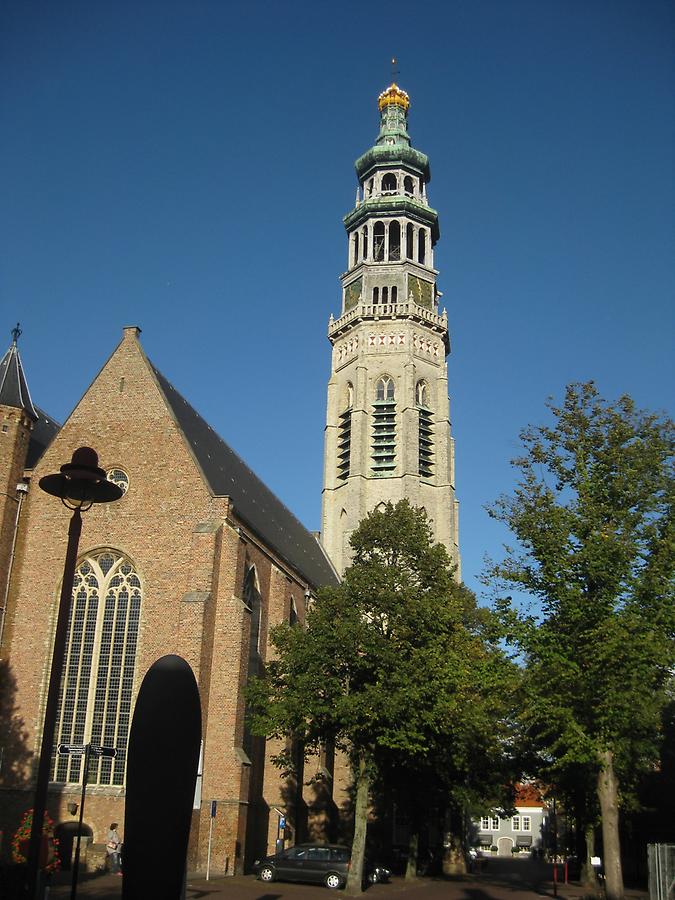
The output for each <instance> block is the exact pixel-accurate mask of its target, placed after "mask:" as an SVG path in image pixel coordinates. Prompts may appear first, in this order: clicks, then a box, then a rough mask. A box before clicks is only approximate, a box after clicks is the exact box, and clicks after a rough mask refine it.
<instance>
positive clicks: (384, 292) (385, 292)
mask: <svg viewBox="0 0 675 900" xmlns="http://www.w3.org/2000/svg"><path fill="white" fill-rule="evenodd" d="M382 302H383V303H389V288H388V287H383V288H382Z"/></svg>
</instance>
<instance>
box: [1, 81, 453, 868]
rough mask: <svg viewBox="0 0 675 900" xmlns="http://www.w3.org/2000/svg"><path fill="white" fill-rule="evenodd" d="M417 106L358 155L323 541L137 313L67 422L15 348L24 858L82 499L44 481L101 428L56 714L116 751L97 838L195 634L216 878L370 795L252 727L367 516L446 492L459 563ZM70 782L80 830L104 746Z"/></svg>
mask: <svg viewBox="0 0 675 900" xmlns="http://www.w3.org/2000/svg"><path fill="white" fill-rule="evenodd" d="M408 106H409V100H408V97H407V95H406V94H405V92H403V91H401V90H400V89H399V88H398V87H397V86H396V85H391V86H390V87H389V88H388V89H387V91H385V92H384V93H383V94H382V95H380V98H379V109H380V116H381V128H380V135H379V137H378V139H377V143H376V145H375V146H374V147H372V148H371V150H369V151H368V152H367V153H366V154H365V155H364V156H362V157H361V158H360V159H359V160H358V161H357V164H356V168H357V176H358V181H359V187H358V191H357V203H356V207H355V208H354V210H353V211H352V212H351V213H349V215H348V216H347V217H346V218H345V226H346V229H347V233H348V236H349V268H348V271H347V273H346V274H345V275H344V276H342V281H343V300H342V310H341V314H340V317H339V318H338V319H337V320H335V319H333V318H332V317H331V322H330V325H329V338H330V341H331V344H332V345H333V364H332V374H331V379H330V382H329V385H328V414H327V423H326V449H325V467H324V471H325V475H324V500H323V516H322V529H323V533H322V541H323V542H322V541H320V540H318V539H317V538H316V537H315V536H314V535H313V534H311V533H310V532H308V531H307V530H306V529H305V528H304V527H303V525H302V524H301V523H300V522H299V521H298V520H297V519H296V518H295V516H294V515H293V514H292V513H291V512H290V511H289V510H288V509H287V508H286V507H285V506H284V505H283V504H282V503H281V502H280V501H279V500H278V498H277V497H276V496H275V495H274V494H273V493H272V491H270V490H269V488H267V487H266V486H265V485H264V484H263V483H262V481H261V480H260V479H259V478H257V476H256V475H255V474H254V473H253V472H252V471H251V470H250V469H249V468H248V467H247V466H246V464H245V463H244V462H243V461H242V460H241V459H240V458H239V457H238V456H237V455H236V453H234V452H233V450H232V449H231V448H230V447H229V446H228V445H227V444H226V443H225V442H224V441H223V440H222V439H221V438H220V437H219V436H218V435H217V434H216V433H215V432H214V431H213V430H212V429H211V427H210V426H209V425H208V423H207V422H205V421H204V419H202V418H201V416H200V415H199V414H198V413H197V412H196V411H195V409H194V408H193V407H192V406H191V405H190V403H189V402H188V401H187V400H186V399H184V398H183V397H182V396H181V395H180V394H179V393H178V391H177V390H176V389H175V388H174V387H173V386H172V384H171V383H170V381H169V380H168V379H167V378H166V377H165V375H164V374H162V373H161V372H159V371H158V370H157V369H156V368H155V367H154V366H153V364H152V363H151V361H150V360H149V359H148V358H147V357H146V355H145V353H144V351H143V348H142V345H141V342H140V329H139V328H136V327H126V328H124V329H123V334H122V340H121V341H120V343H119V344H118V346H117V347H116V348H115V349H114V350H113V352H112V355H111V356H110V357H109V359H108V360H107V362H106V363H105V364H104V365H103V368H102V369H101V371H100V372H99V374H98V375H97V376H96V378H95V379H94V381H93V383H92V384H91V386H90V387H89V389H88V390H87V391H86V393H85V394H84V396H83V397H82V399H81V400H80V401H79V403H77V405H76V406H75V408H74V409H73V411H72V413H71V414H70V416H69V417H68V419H67V421H66V422H65V424H64V425H63V426H59V425H58V424H57V423H56V422H55V421H54V420H53V419H51V418H50V417H49V416H48V415H47V414H45V413H44V412H43V411H42V410H41V409H40V408H39V406H35V405H34V404H33V401H32V399H31V395H30V392H29V389H28V380H27V377H26V373H25V372H24V370H23V367H22V363H21V358H20V353H19V344H18V338H19V334H20V332H19V330H18V328H17V329H15V330H14V332H13V334H12V341H11V345H10V347H9V349H8V350H7V352H6V353H5V355H4V357H3V358H2V361H1V362H0V480H1V484H0V729H1V733H0V753H1V759H2V764H1V768H0V830H2V831H3V834H4V839H3V844H2V848H1V849H0V853H1V854H2V855H3V856H5V857H6V855H7V853H8V850H9V839H10V837H11V835H12V833H13V832H14V830H15V828H16V826H17V824H18V821H19V819H20V817H21V815H22V814H23V813H24V812H25V810H26V809H28V808H30V806H31V805H32V792H33V790H34V772H35V765H36V757H37V754H38V752H39V741H40V736H41V731H42V722H43V718H44V706H45V701H46V689H47V679H48V675H49V668H50V662H51V653H52V645H53V639H54V628H55V621H56V611H57V605H58V598H59V591H60V579H61V573H62V570H63V560H64V555H65V548H66V540H67V523H68V515H69V514H68V513H67V511H66V510H65V509H64V508H63V506H61V505H60V504H59V502H58V500H55V499H54V498H53V497H51V496H49V495H47V494H45V493H44V492H43V491H41V490H40V489H39V488H38V481H39V479H40V478H41V477H42V476H43V475H46V474H50V473H52V472H56V471H58V469H59V467H60V466H61V465H62V464H63V463H64V462H67V461H68V460H69V459H70V457H71V455H72V453H73V451H74V450H75V449H76V448H77V447H80V446H91V447H94V448H95V449H96V450H97V451H98V452H99V456H100V465H101V466H102V467H103V468H104V469H105V471H106V473H107V477H108V478H109V479H110V480H112V481H114V482H116V483H117V484H118V485H119V486H120V487H121V488H122V490H123V492H124V493H123V496H122V498H121V499H120V500H119V501H117V502H116V503H114V504H108V505H101V506H94V507H92V509H91V510H89V511H88V512H87V513H86V514H85V515H84V516H83V521H84V527H83V534H82V539H81V543H80V554H79V557H78V561H77V570H76V576H75V584H74V589H73V597H72V602H71V610H70V618H69V631H68V640H67V649H66V655H65V659H64V676H63V680H62V686H61V695H60V701H59V708H58V716H57V725H56V738H55V744H56V745H58V744H59V743H74V744H78V743H79V744H83V743H86V742H91V743H93V744H106V745H112V746H115V747H116V748H117V756H116V757H115V758H114V759H106V758H101V759H97V760H96V761H95V763H92V765H91V767H90V771H89V784H90V787H89V788H88V793H87V801H86V811H85V819H84V820H85V830H86V834H87V835H89V836H90V837H91V840H92V841H93V842H94V843H96V842H99V843H100V842H101V841H103V840H104V836H105V832H106V830H107V826H108V824H109V823H110V822H111V821H116V822H120V823H122V822H123V821H124V784H125V766H126V748H127V742H128V735H129V727H130V722H131V715H132V712H133V707H134V701H135V697H136V695H137V692H138V688H139V685H140V682H141V680H142V678H143V676H144V674H145V673H146V671H147V670H148V668H149V667H150V665H151V664H152V663H153V662H154V661H155V660H157V659H158V658H159V657H161V656H163V655H164V654H167V653H177V654H179V655H181V656H182V657H184V658H185V659H186V660H187V661H188V662H189V664H190V665H191V667H192V669H193V671H194V673H195V676H196V679H197V683H198V685H199V691H200V696H201V702H202V720H203V734H202V739H203V752H202V759H201V763H200V776H199V778H198V785H197V794H196V797H195V804H194V805H195V809H194V813H193V822H192V830H191V839H190V860H189V864H190V867H191V868H193V869H198V870H202V869H204V868H205V866H206V854H207V841H208V833H209V824H210V823H209V812H210V801H212V800H216V801H217V812H216V818H215V821H214V823H213V839H212V847H211V860H212V871H213V872H214V873H215V874H223V873H230V874H231V873H236V872H243V871H247V870H249V867H250V864H251V862H252V860H253V859H254V858H255V856H256V855H258V854H260V853H262V852H264V851H266V850H267V848H270V847H273V846H274V841H275V839H276V838H277V834H278V826H279V818H280V814H282V813H283V815H284V817H285V819H286V821H287V824H288V828H287V832H286V837H287V838H289V839H290V840H291V841H292V840H293V839H294V837H295V834H296V832H297V833H299V834H301V835H302V834H303V832H307V833H309V834H317V835H318V834H323V835H324V836H331V837H332V836H334V834H330V833H329V832H330V830H331V827H330V826H329V824H327V823H329V822H333V823H334V822H335V821H339V819H340V816H341V814H344V813H345V811H346V810H348V805H349V792H348V784H347V780H346V778H345V777H344V773H340V772H336V771H335V766H334V762H333V760H332V759H330V758H329V757H326V758H325V759H321V760H318V761H317V764H318V766H319V767H320V768H321V770H322V772H323V773H324V776H325V777H324V779H323V781H322V782H321V784H318V785H316V784H315V785H304V784H303V783H302V780H300V782H299V783H289V782H288V781H283V780H282V779H281V777H280V775H279V772H278V770H277V769H275V768H274V766H272V764H271V762H270V757H271V756H273V755H274V754H276V753H278V752H279V750H280V749H281V747H279V746H278V745H276V744H275V743H274V742H271V741H268V742H265V741H263V740H260V739H255V738H252V736H251V735H250V734H249V732H248V729H247V727H246V716H245V700H244V694H243V687H244V685H245V684H246V681H247V679H248V678H249V676H250V675H251V674H252V673H256V672H257V671H258V670H259V668H260V666H261V664H262V662H264V660H265V659H266V658H267V654H268V635H269V630H270V627H271V626H272V625H274V624H276V623H279V622H282V621H287V622H294V621H299V622H302V620H303V619H304V616H305V612H306V609H307V605H308V603H310V602H311V598H312V597H313V596H315V595H316V592H317V590H318V589H319V588H320V587H321V586H323V585H327V584H335V583H337V580H338V577H339V573H340V572H341V571H342V570H343V569H344V567H345V565H347V564H348V562H349V558H348V539H349V534H350V533H351V531H352V530H353V529H354V528H355V527H356V525H357V524H358V521H359V520H360V519H361V518H362V517H363V516H364V515H365V514H366V513H367V512H368V511H369V510H371V509H373V508H375V507H376V506H377V505H378V504H379V503H380V502H382V501H384V500H388V499H392V500H397V499H400V498H401V497H408V498H409V499H410V500H411V502H413V503H415V504H417V505H423V506H425V507H426V508H427V510H428V512H429V515H430V518H431V519H432V522H433V526H434V529H435V532H436V537H437V539H438V540H440V541H442V542H443V543H445V544H446V546H447V547H448V550H449V552H450V553H451V555H452V557H453V558H454V560H455V561H456V562H457V563H459V553H458V541H457V515H456V501H455V494H454V466H453V448H452V438H451V436H450V423H449V412H448V394H447V368H446V364H445V357H446V354H447V352H448V349H449V341H448V330H447V317H446V316H445V313H444V312H443V313H440V314H439V312H438V298H439V296H440V294H439V292H438V291H437V289H436V275H437V272H436V270H435V269H434V268H433V246H434V244H435V242H436V240H437V238H438V234H439V231H438V221H437V215H436V213H435V211H434V210H433V209H432V208H431V207H430V206H429V203H428V200H427V193H426V186H427V184H428V182H429V178H430V174H429V164H428V160H427V157H426V156H424V154H422V153H420V152H419V151H417V150H414V149H413V148H412V147H411V146H410V138H409V136H408V133H407V112H408ZM27 339H28V340H29V339H30V338H29V336H27ZM28 374H29V373H28ZM50 782H51V783H50V787H49V794H48V810H49V812H50V815H51V816H52V818H53V819H54V821H55V822H56V823H57V826H58V828H59V829H60V833H61V835H62V838H63V843H64V846H67V844H68V839H69V836H72V832H73V826H74V825H75V823H76V816H75V814H74V813H73V812H72V810H73V809H74V808H75V806H74V804H79V802H80V793H81V783H82V760H81V757H79V756H59V755H58V754H56V752H55V753H54V756H53V758H52V764H51V771H50ZM167 790H168V791H170V790H171V785H170V784H167ZM148 827H156V823H153V822H152V821H151V819H150V814H149V821H148Z"/></svg>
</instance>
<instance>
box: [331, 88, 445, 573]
mask: <svg viewBox="0 0 675 900" xmlns="http://www.w3.org/2000/svg"><path fill="white" fill-rule="evenodd" d="M409 106H410V99H409V97H408V95H407V94H406V92H405V91H402V90H401V89H400V88H399V87H398V86H397V85H396V84H392V85H390V86H389V87H388V88H387V89H386V90H385V91H383V93H382V94H380V96H379V100H378V107H379V111H380V133H379V135H378V137H377V140H376V142H375V145H374V146H373V147H371V148H370V150H368V151H367V152H366V153H364V154H363V156H361V157H360V158H359V159H357V161H356V174H357V177H358V187H357V190H356V205H355V207H354V209H353V210H352V211H351V212H350V213H348V214H347V215H346V216H345V218H344V224H345V229H346V231H347V236H348V264H347V265H348V268H347V271H346V272H345V273H344V274H343V275H342V276H341V281H342V309H341V312H340V316H339V318H337V319H334V318H333V316H332V315H331V317H330V322H329V326H328V338H329V340H330V342H331V344H332V347H333V351H332V366H331V377H330V381H329V382H328V403H327V419H326V437H325V451H324V452H325V457H324V488H323V510H322V541H323V544H324V547H325V548H326V550H327V552H328V554H329V556H330V557H331V559H332V561H333V564H334V565H335V567H336V569H337V570H338V572H342V571H344V569H345V567H346V566H347V565H348V564H349V560H350V547H349V538H350V535H351V533H352V531H353V530H354V529H355V528H356V527H357V525H358V524H359V522H360V521H361V519H362V518H363V517H364V516H365V515H366V514H367V513H369V512H370V511H371V510H373V509H375V508H376V507H377V506H378V505H379V504H380V503H382V502H385V501H388V500H390V501H392V502H393V503H396V502H398V501H399V500H401V499H403V498H407V499H408V500H409V501H410V503H411V504H412V505H414V506H421V507H424V508H425V509H426V511H427V514H428V516H429V518H430V520H431V523H432V526H433V531H434V536H435V539H436V540H437V541H439V542H440V543H442V544H444V545H445V546H446V547H447V550H448V552H449V554H450V556H451V558H452V559H453V561H454V562H455V563H456V564H457V577H459V544H458V515H457V500H456V497H455V466H454V446H453V439H452V436H451V432H450V412H449V400H448V372H447V365H446V361H445V359H446V356H447V354H448V353H449V352H450V341H449V335H448V319H447V315H446V312H445V310H443V311H442V312H441V313H439V310H438V301H439V298H440V296H441V295H440V293H439V291H438V290H437V287H436V276H437V275H438V272H437V271H436V269H435V268H434V247H435V245H436V242H437V241H438V238H439V236H440V232H439V227H438V214H437V213H436V211H435V210H434V209H432V208H431V206H430V205H429V201H428V199H427V185H428V184H429V181H430V180H431V174H430V170H429V160H428V158H427V156H426V155H425V154H424V153H420V151H419V150H415V149H414V148H413V147H412V146H411V144H410V136H409V135H408V109H409Z"/></svg>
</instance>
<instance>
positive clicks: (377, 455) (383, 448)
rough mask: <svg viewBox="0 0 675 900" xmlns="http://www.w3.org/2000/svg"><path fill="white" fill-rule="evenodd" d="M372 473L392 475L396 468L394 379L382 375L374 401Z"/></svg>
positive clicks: (383, 476)
mask: <svg viewBox="0 0 675 900" xmlns="http://www.w3.org/2000/svg"><path fill="white" fill-rule="evenodd" d="M371 459H372V463H371V466H372V473H373V475H374V476H376V477H378V478H386V477H388V476H391V475H392V474H393V473H394V471H395V469H396V403H395V402H394V380H393V378H391V377H390V376H389V375H382V377H381V378H378V380H377V381H376V383H375V401H374V403H373V436H372V451H371Z"/></svg>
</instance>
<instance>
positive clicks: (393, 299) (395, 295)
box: [391, 285, 398, 303]
mask: <svg viewBox="0 0 675 900" xmlns="http://www.w3.org/2000/svg"><path fill="white" fill-rule="evenodd" d="M397 299H398V288H397V287H396V285H394V287H393V288H392V289H391V302H392V303H396V301H397Z"/></svg>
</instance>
